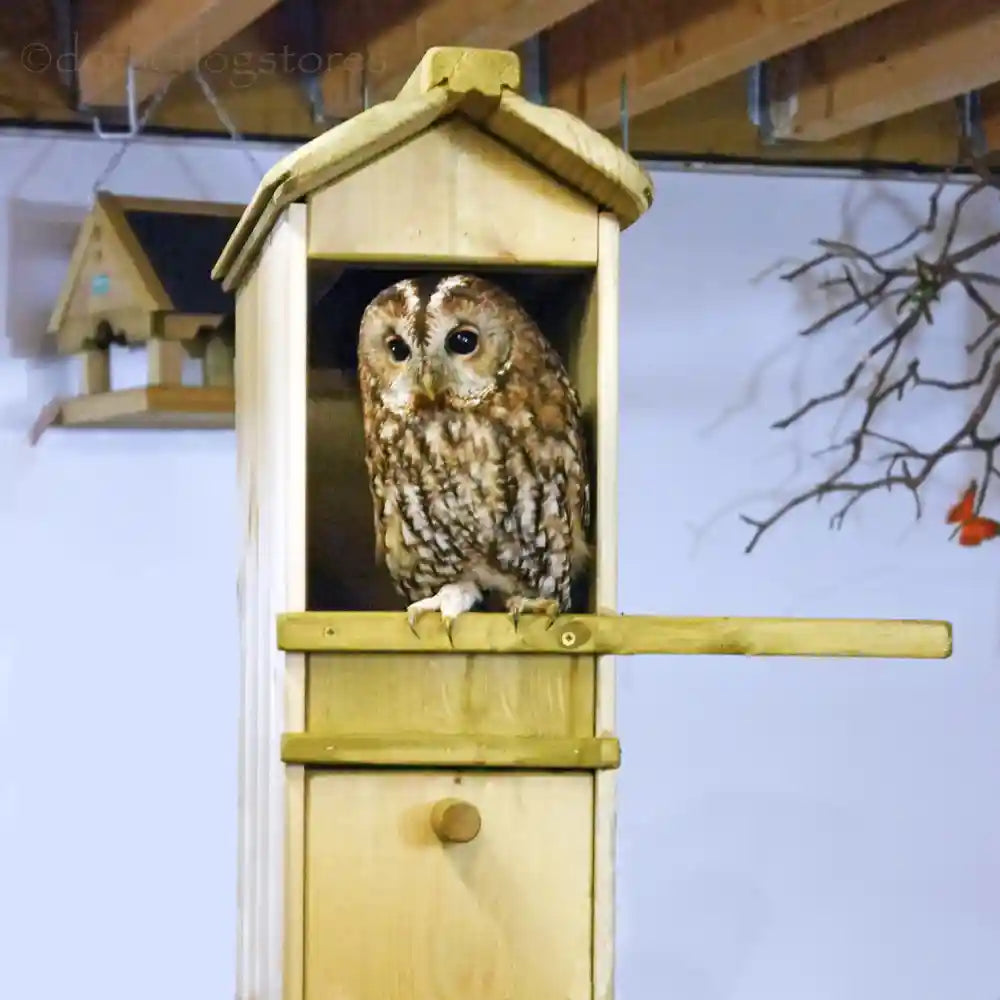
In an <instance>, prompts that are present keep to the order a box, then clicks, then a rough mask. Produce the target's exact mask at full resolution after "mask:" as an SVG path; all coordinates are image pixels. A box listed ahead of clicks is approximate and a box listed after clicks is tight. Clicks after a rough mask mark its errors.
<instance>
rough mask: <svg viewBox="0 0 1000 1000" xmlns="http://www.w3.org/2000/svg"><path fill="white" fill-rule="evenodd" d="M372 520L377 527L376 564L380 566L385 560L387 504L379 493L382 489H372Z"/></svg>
mask: <svg viewBox="0 0 1000 1000" xmlns="http://www.w3.org/2000/svg"><path fill="white" fill-rule="evenodd" d="M371 492H372V520H373V521H374V528H375V534H374V538H375V565H376V566H379V565H381V564H382V563H383V562H385V520H384V517H383V515H384V513H385V505H384V503H383V502H382V498H381V496H380V495H379V494H380V492H381V491H379V490H376V489H375V488H374V484H373V489H372V491H371Z"/></svg>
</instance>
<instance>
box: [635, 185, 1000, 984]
mask: <svg viewBox="0 0 1000 1000" xmlns="http://www.w3.org/2000/svg"><path fill="white" fill-rule="evenodd" d="M929 190H930V188H929V187H928V185H926V184H924V183H879V184H875V183H871V182H865V183H862V182H853V183H851V182H847V181H843V180H833V179H825V180H817V179H806V178H788V177H785V178H776V177H746V176H740V177H737V176H725V175H721V176H720V175H711V176H705V175H697V174H689V175H683V174H676V173H661V174H658V176H657V202H656V206H655V208H654V209H653V211H652V212H651V213H650V214H649V215H648V216H647V217H646V218H645V219H643V220H641V221H640V222H639V223H638V224H637V225H636V226H635V227H634V228H633V229H632V230H630V231H629V233H628V234H627V235H626V239H625V243H624V250H623V272H624V276H623V286H622V319H621V326H622V349H621V350H622V356H621V367H622V385H621V392H622V398H623V401H624V402H623V405H622V429H621V469H620V501H619V503H620V508H619V510H620V531H621V548H620V553H621V586H620V607H621V609H622V610H623V611H626V612H632V613H641V612H645V613H652V612H660V613H668V614H692V615H727V614H731V615H741V614H745V615H801V616H859V617H900V618H938V619H947V620H949V621H951V622H953V623H954V656H953V658H952V659H950V660H944V661H933V660H932V661H885V660H883V661H875V660H871V661H865V660H837V661H822V660H805V659H802V660H780V659H769V660H765V659H760V660H751V659H746V660H743V659H736V658H722V657H718V658H715V657H697V658H696V657H689V658H682V657H676V658H665V657H664V658H652V657H650V658H643V659H630V660H623V661H620V662H621V668H620V669H621V677H620V715H619V728H620V733H621V739H622V744H623V745H622V756H623V767H622V771H621V778H620V783H621V784H620V787H621V819H620V828H619V836H620V845H619V846H620V869H619V872H620V876H619V878H620V881H619V892H620V895H619V931H620V940H619V952H618V958H619V984H620V988H619V995H620V996H621V997H622V1000H647V998H648V1000H652V998H654V997H656V998H659V997H673V998H677V1000H779V998H780V1000H803V998H806V997H808V998H809V1000H848V998H849V1000H943V998H944V997H949V998H952V997H954V998H958V997H963V998H973V997H975V998H982V1000H989V998H992V997H996V996H997V991H998V990H1000V947H998V942H1000V797H998V796H997V792H996V789H997V782H998V778H1000V727H998V725H997V719H998V709H1000V672H998V666H1000V653H998V646H1000V636H998V628H997V613H996V610H997V601H998V584H1000V564H998V562H997V557H996V549H995V548H991V547H989V546H986V547H984V548H981V549H974V548H973V549H962V548H960V547H959V546H958V545H957V544H956V543H954V542H949V541H948V528H947V527H946V525H945V524H944V511H945V510H946V508H947V506H948V505H949V504H950V503H952V502H954V501H955V500H956V499H957V497H958V493H959V491H960V489H961V488H962V487H964V486H965V485H966V483H967V482H968V480H969V478H970V477H971V476H972V475H974V474H978V473H979V471H980V469H979V465H978V464H973V463H972V462H971V461H958V462H955V463H952V464H950V465H947V466H944V467H942V469H941V476H940V479H939V480H938V481H936V482H934V483H933V484H932V487H931V488H928V491H927V496H926V507H927V513H926V514H925V518H924V519H922V521H921V523H920V524H919V525H915V524H914V521H913V505H912V501H911V500H910V499H909V498H908V497H907V496H906V495H905V494H898V493H894V494H893V495H892V496H891V497H881V498H873V499H872V500H871V502H870V503H869V502H865V503H862V504H861V505H860V506H859V507H857V508H855V515H856V516H851V517H850V519H849V520H848V522H847V523H846V524H845V527H844V528H843V530H842V531H841V532H839V533H834V532H830V531H829V530H828V529H827V526H826V516H827V513H828V510H827V506H826V505H824V507H822V508H819V509H817V508H816V506H815V505H810V506H807V507H805V508H803V509H801V510H800V512H799V513H797V514H796V515H793V517H792V518H791V519H789V520H788V522H787V523H783V524H779V525H778V526H776V527H775V529H773V534H771V535H765V536H764V538H763V539H762V541H761V542H760V544H759V546H758V548H757V549H755V550H754V552H753V553H752V554H750V555H744V554H743V551H742V550H743V547H744V546H745V544H746V543H747V542H748V541H749V539H750V534H749V529H748V527H747V525H746V524H744V523H743V522H742V521H740V520H739V517H738V514H739V513H740V512H744V513H747V514H750V515H754V514H765V513H768V512H769V511H770V509H771V507H772V505H773V504H774V503H775V502H776V500H777V499H778V497H779V495H780V496H786V495H789V496H790V495H791V490H792V488H793V486H794V485H796V484H797V483H808V482H809V476H810V475H815V474H816V473H817V471H818V470H817V468H816V464H817V463H814V462H811V461H810V460H809V459H808V453H809V452H811V451H815V450H817V449H818V448H821V447H823V446H825V445H828V444H830V443H831V439H832V435H831V430H832V427H833V423H832V421H833V418H834V417H836V415H837V411H836V410H833V411H832V412H831V413H830V414H828V415H827V416H826V417H825V418H823V419H822V420H819V419H817V420H816V421H813V422H811V423H810V424H809V425H808V426H807V427H806V428H805V431H806V432H807V433H804V434H796V435H794V436H793V435H792V434H791V432H790V431H785V432H779V431H772V430H769V429H768V427H769V424H770V423H771V422H772V421H774V420H775V419H777V418H780V417H783V416H784V415H785V414H786V413H787V412H788V411H790V410H791V409H793V408H794V406H795V405H796V400H800V399H803V398H805V397H806V396H807V395H812V393H813V391H815V390H816V388H817V387H819V386H822V387H823V388H824V389H827V390H828V389H831V388H836V387H837V386H838V385H839V384H840V380H841V379H842V378H843V377H844V375H846V374H847V372H848V371H849V370H850V367H851V365H852V363H853V361H854V359H855V358H856V357H858V355H857V354H856V353H855V352H856V350H857V346H856V345H857V342H858V334H859V332H860V333H861V334H864V335H867V337H868V340H867V343H869V344H870V343H872V342H873V341H872V339H871V335H870V333H868V332H867V331H869V330H870V329H871V328H870V327H862V328H861V330H860V331H858V330H857V329H854V328H852V327H851V326H850V325H849V324H847V325H842V326H840V327H838V328H837V329H836V330H833V329H831V330H829V331H828V332H827V333H824V334H820V335H819V337H820V338H821V339H817V340H816V341H815V342H814V344H813V348H814V350H809V345H808V344H807V343H806V342H804V341H803V340H801V339H796V336H795V332H796V331H797V330H798V329H800V328H802V327H803V326H805V325H806V324H807V323H808V322H809V321H810V320H812V319H813V318H816V317H817V316H818V315H819V314H820V312H819V310H820V309H821V307H822V303H821V302H820V301H819V296H818V295H814V296H810V297H809V298H810V299H812V300H813V301H810V302H809V303H808V304H807V303H806V302H804V301H803V300H802V299H800V297H799V295H798V294H797V293H796V291H795V289H794V288H792V287H790V286H789V285H788V284H787V283H785V282H782V281H781V280H779V278H778V276H777V272H776V271H775V270H773V268H774V265H775V263H776V262H778V261H780V260H781V259H782V258H785V259H786V260H787V258H789V257H791V256H795V257H801V258H802V259H804V258H805V257H806V256H811V255H812V253H813V252H814V248H812V247H810V245H809V244H810V241H812V240H813V239H814V238H816V237H820V236H826V237H833V238H836V237H842V236H845V235H847V236H848V237H849V238H853V239H856V240H859V241H861V242H862V243H863V244H864V245H866V246H869V247H871V246H881V245H886V244H888V243H890V242H892V241H894V240H895V239H896V238H898V237H901V236H903V235H905V233H906V232H907V231H908V230H909V229H910V227H911V226H912V225H914V224H915V223H916V222H918V221H919V220H920V218H921V217H922V215H923V212H924V206H925V203H926V199H927V196H928V193H929ZM977 204H978V200H977ZM986 204H989V203H988V202H987V203H986ZM995 207H996V206H995ZM976 216H978V218H977V221H976V222H975V225H976V227H977V228H976V230H975V231H976V232H979V231H980V229H981V228H983V227H987V226H989V225H991V224H992V225H993V226H994V227H995V226H997V225H998V224H1000V213H998V212H996V211H994V212H993V213H992V215H990V214H989V213H986V214H984V213H982V212H981V211H978V212H977V213H975V216H970V220H971V219H973V218H975V217H976ZM989 264H990V266H991V269H992V270H993V272H994V273H997V269H998V268H1000V255H995V256H993V257H992V258H991V260H990V262H989ZM765 272H768V273H766V274H765ZM762 275H763V276H762ZM970 315H971V314H970V312H969V311H968V310H967V309H965V307H964V303H962V302H961V301H959V302H955V303H954V304H953V305H951V306H950V307H949V308H948V309H946V310H944V311H943V312H942V313H941V315H940V317H939V320H938V322H937V323H936V324H935V326H934V330H933V332H932V333H931V334H930V335H928V336H927V337H925V338H924V348H925V350H926V352H927V357H928V358H930V359H933V360H936V361H937V362H938V363H940V365H941V368H940V370H939V372H940V375H941V376H942V377H950V378H956V377H963V376H962V375H960V374H959V373H960V372H962V371H964V366H965V365H966V363H967V362H966V360H965V353H964V343H965V342H966V340H968V339H970V338H969V336H968V333H969V332H970V331H972V329H973V328H972V327H971V326H969V320H970ZM875 322H876V323H877V322H878V321H877V320H876V321H875ZM882 329H884V330H886V331H887V330H888V329H889V327H885V326H883V327H882ZM978 329H979V328H978V327H976V328H975V330H976V331H978ZM803 358H804V359H806V361H805V363H804V364H802V361H803ZM800 366H801V367H802V368H803V369H804V371H802V372H797V371H796V369H797V368H799V367H800ZM800 383H801V388H797V385H798V384H800ZM925 398H929V399H930V400H931V401H932V404H933V406H934V409H933V410H930V411H928V410H926V409H925V410H924V411H923V414H922V416H913V415H912V412H911V414H910V416H909V417H908V418H907V424H908V426H907V427H906V428H905V430H904V431H903V432H904V433H909V434H913V435H916V436H917V438H918V441H919V440H921V439H924V440H926V438H925V437H923V436H924V435H930V436H931V437H932V438H933V437H939V436H940V435H941V434H942V433H943V432H944V431H945V430H951V429H954V427H956V426H957V424H956V423H954V421H955V420H956V411H955V406H956V405H959V404H958V401H949V402H946V403H944V404H942V403H941V401H940V400H939V399H938V396H937V395H935V394H934V393H931V394H930V396H929V397H925ZM914 400H915V401H917V402H919V397H917V396H915V397H914ZM966 405H968V404H966ZM966 413H967V411H966ZM949 421H951V423H949ZM847 429H848V428H847V427H846V426H844V427H842V428H841V433H843V432H844V431H846V430H847ZM895 430H896V431H897V432H899V430H900V428H899V426H898V425H897V426H896V428H895ZM887 432H888V433H893V429H892V428H887ZM786 438H787V440H786ZM800 460H801V462H802V463H803V464H801V466H799V467H798V470H797V463H798V462H799V461H800ZM789 477H794V478H792V479H789ZM786 480H788V481H787V482H786ZM813 481H815V480H813ZM777 487H780V488H781V492H780V494H779V491H778V490H777V489H776V488H777ZM994 489H995V487H994ZM998 510H1000V503H998V502H997V498H996V497H994V500H993V503H992V504H991V507H990V508H989V510H988V511H987V512H988V513H993V514H996V513H997V511H998Z"/></svg>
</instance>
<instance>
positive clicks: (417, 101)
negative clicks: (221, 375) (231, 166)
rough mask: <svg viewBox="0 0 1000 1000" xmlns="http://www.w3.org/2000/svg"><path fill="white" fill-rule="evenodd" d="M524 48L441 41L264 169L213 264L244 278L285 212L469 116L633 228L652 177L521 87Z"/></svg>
mask: <svg viewBox="0 0 1000 1000" xmlns="http://www.w3.org/2000/svg"><path fill="white" fill-rule="evenodd" d="M520 85H521V64H520V60H519V59H518V57H517V55H516V53H514V52H505V51H499V50H493V49H465V48H446V47H439V48H432V49H429V50H428V51H427V53H426V54H425V55H424V58H423V59H422V60H421V61H420V64H419V65H418V66H417V68H416V69H415V70H414V71H413V73H412V75H411V76H410V78H409V80H407V82H406V83H405V84H404V85H403V87H402V88H401V90H400V92H399V94H398V96H397V97H396V98H394V99H393V100H390V101H385V102H383V103H381V104H376V105H374V106H373V107H371V108H368V109H367V110H365V111H363V112H361V113H360V114H358V115H356V116H355V117H353V118H350V119H348V120H347V121H346V122H343V123H342V124H340V125H337V126H335V127H334V128H332V129H330V130H328V131H327V132H324V133H323V134H322V135H319V136H317V137H316V138H315V139H313V140H311V141H310V142H308V143H306V144H305V145H303V146H301V147H300V148H299V149H297V150H295V152H293V153H291V154H289V155H288V156H286V157H284V158H283V159H282V160H280V161H279V162H278V163H276V164H275V165H274V166H273V167H272V168H271V169H270V170H269V171H268V172H267V174H265V176H264V178H263V180H262V181H261V183H260V185H259V186H258V188H257V191H256V193H255V194H254V196H253V198H252V199H251V201H250V203H249V205H248V206H247V208H246V210H245V211H244V213H243V216H242V218H241V219H240V221H239V223H238V224H237V226H236V229H235V231H234V232H233V234H232V236H231V237H230V239H229V241H228V243H227V244H226V246H225V248H224V249H223V251H222V254H221V256H220V257H219V259H218V261H217V262H216V264H215V267H214V269H213V271H212V277H213V278H215V279H216V280H218V281H221V282H222V283H223V287H224V288H225V289H226V290H227V291H228V290H230V289H232V288H233V287H234V286H235V285H237V284H238V283H239V282H240V280H241V278H242V275H243V274H244V273H245V270H246V268H247V266H248V265H249V264H250V263H251V261H252V260H253V258H254V256H255V255H256V253H257V251H258V250H259V249H260V247H261V246H262V244H263V241H264V240H265V239H266V237H267V235H268V233H269V232H270V230H271V227H272V226H273V225H274V223H275V222H276V221H277V218H278V216H279V215H280V213H281V211H282V209H283V208H284V207H285V206H286V205H288V204H290V203H291V202H294V201H300V200H302V199H303V198H305V197H306V196H307V195H309V194H310V193H311V192H312V191H315V190H316V189H318V188H321V187H324V186H326V185H327V184H330V183H331V182H332V181H335V180H336V179H337V178H338V177H342V176H344V175H345V174H347V173H349V172H353V171H355V170H357V169H359V168H360V167H363V166H364V165H365V164H366V163H368V162H371V161H372V160H374V159H376V158H377V157H379V156H380V155H382V154H383V153H385V152H386V151H387V150H389V149H391V148H393V147H395V146H399V145H401V144H403V143H405V142H406V141H408V140H409V139H412V138H414V137H415V136H416V135H417V134H418V133H420V132H422V131H424V130H425V129H427V128H428V127H429V126H431V125H433V124H434V123H435V122H436V121H438V120H439V119H441V118H444V117H445V116H448V115H453V114H461V115H464V116H465V117H467V118H469V119H471V120H472V121H473V122H475V124H476V125H477V126H478V127H479V128H481V129H483V130H484V131H485V132H487V133H489V134H491V135H493V136H495V137H497V138H498V139H501V140H503V141H504V142H505V143H506V144H507V145H508V146H511V147H513V148H514V149H515V150H517V151H518V152H519V153H520V154H521V155H522V156H524V157H525V158H526V159H528V160H530V161H533V162H534V163H537V164H538V166H539V167H540V168H543V169H545V170H546V171H548V172H549V173H551V174H554V175H555V176H557V177H558V178H559V179H560V180H561V181H562V182H563V183H564V184H566V185H567V186H568V187H572V188H574V189H575V190H577V191H579V192H580V193H581V194H583V195H585V196H586V197H588V198H589V199H590V200H591V201H592V202H594V203H595V204H597V205H599V206H600V207H601V208H602V209H604V210H607V211H610V212H613V213H614V214H615V215H616V216H617V218H618V220H619V223H620V225H621V227H622V228H623V229H624V228H626V227H627V226H630V225H631V224H632V223H633V222H635V221H636V220H637V219H638V218H639V217H640V216H641V215H642V214H643V213H644V212H646V210H647V209H648V208H649V207H650V206H651V205H652V203H653V182H652V180H651V178H650V176H649V174H648V173H647V172H646V171H645V170H643V169H642V167H640V166H639V164H638V163H637V162H636V161H635V160H634V159H632V157H631V156H629V155H628V154H627V153H626V152H625V151H624V150H622V149H621V148H620V147H618V146H616V145H615V144H614V143H613V142H612V141H611V140H610V139H608V138H606V137H605V136H603V135H601V133H599V132H597V131H595V130H594V129H592V128H591V127H590V126H589V125H587V124H586V123H584V122H583V121H581V120H580V119H579V118H577V117H575V116H574V115H571V114H569V113H567V112H565V111H562V110H560V109H559V108H553V107H548V106H544V105H538V104H534V103H532V102H531V101H529V100H527V99H526V98H524V97H522V96H521V95H520V94H519V93H518V92H517V91H518V89H519V87H520Z"/></svg>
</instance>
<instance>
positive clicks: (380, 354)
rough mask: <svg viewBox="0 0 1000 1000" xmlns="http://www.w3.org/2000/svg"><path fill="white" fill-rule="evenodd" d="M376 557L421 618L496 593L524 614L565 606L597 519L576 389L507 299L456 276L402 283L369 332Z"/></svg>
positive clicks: (373, 315) (368, 426)
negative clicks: (590, 522) (592, 519)
mask: <svg viewBox="0 0 1000 1000" xmlns="http://www.w3.org/2000/svg"><path fill="white" fill-rule="evenodd" d="M358 356H359V375H360V382H361V395H362V405H363V412H364V422H365V441H366V459H367V463H368V471H369V474H370V479H371V493H372V500H373V504H374V517H375V537H376V547H377V553H378V556H379V557H380V558H382V559H384V560H385V564H386V566H387V568H388V570H389V573H390V575H391V576H392V579H393V580H394V582H395V584H396V587H397V589H398V590H399V592H400V593H401V594H402V596H403V597H404V598H405V599H406V600H407V602H409V611H410V621H411V623H413V622H415V621H416V618H417V617H418V616H419V615H420V614H421V613H423V612H424V611H429V610H439V611H440V612H441V614H442V616H443V618H444V619H445V621H446V624H447V625H448V626H449V628H450V624H451V622H452V621H453V620H454V618H455V617H456V616H457V615H458V614H461V613H462V612H464V611H467V610H470V609H471V608H472V607H474V606H476V605H478V604H479V603H480V602H481V601H482V599H483V598H484V597H485V596H486V595H487V594H488V593H493V594H496V595H498V596H499V597H500V598H502V599H503V601H504V603H505V604H506V607H507V608H508V610H509V611H510V612H511V614H513V615H514V617H515V621H516V617H517V615H518V614H520V613H521V612H529V611H541V612H545V613H546V614H548V615H550V616H554V615H555V614H556V613H557V612H558V611H560V610H563V611H564V610H566V609H567V608H568V606H569V601H570V585H571V583H572V581H573V579H574V577H575V576H576V575H577V574H578V573H579V572H580V571H581V570H582V569H583V567H584V565H585V563H586V559H587V544H586V533H587V524H588V520H589V516H590V511H589V508H590V501H589V489H588V479H587V470H586V457H585V452H584V441H583V435H582V427H581V420H580V406H579V401H578V399H577V396H576V393H575V392H574V390H573V387H572V386H571V384H570V381H569V377H568V375H567V373H566V370H565V368H564V367H563V364H562V361H561V359H560V358H559V356H558V354H557V353H556V352H555V350H554V349H553V348H552V347H551V345H550V344H549V343H548V341H546V339H545V337H544V336H543V335H542V332H541V331H540V330H539V329H538V327H537V326H536V325H535V323H534V322H533V320H532V319H531V317H530V316H529V315H528V314H527V313H526V312H525V311H524V310H523V309H522V308H521V306H520V305H519V304H518V303H517V302H516V301H515V300H514V299H513V298H512V297H511V296H510V295H508V294H507V293H506V292H505V291H504V290H503V289H501V288H499V287H498V286H497V285H495V284H493V283H491V282H489V281H486V280H484V279H482V278H476V277H470V276H467V275H450V276H448V277H444V278H436V277H435V278H427V279H413V280H407V281H401V282H399V283H397V284H395V285H393V286H392V287H390V288H388V289H386V290H385V291H383V292H381V293H380V294H379V295H378V296H377V297H376V298H375V299H374V300H373V301H372V302H371V303H370V304H369V305H368V307H367V309H366V310H365V313H364V315H363V317H362V320H361V329H360V336H359V351H358Z"/></svg>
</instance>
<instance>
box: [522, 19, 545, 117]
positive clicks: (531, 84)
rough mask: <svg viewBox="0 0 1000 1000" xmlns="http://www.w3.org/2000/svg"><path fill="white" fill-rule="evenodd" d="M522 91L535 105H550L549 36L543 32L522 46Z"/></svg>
mask: <svg viewBox="0 0 1000 1000" xmlns="http://www.w3.org/2000/svg"><path fill="white" fill-rule="evenodd" d="M518 54H519V55H520V56H521V75H522V78H523V84H522V87H521V89H522V90H523V91H524V96H525V97H527V98H528V100H529V101H531V102H533V103H534V104H548V103H549V60H548V34H547V32H541V33H540V34H537V35H534V36H532V37H531V38H529V39H528V40H527V41H526V42H524V43H523V44H522V45H521V49H520V52H519V53H518Z"/></svg>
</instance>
